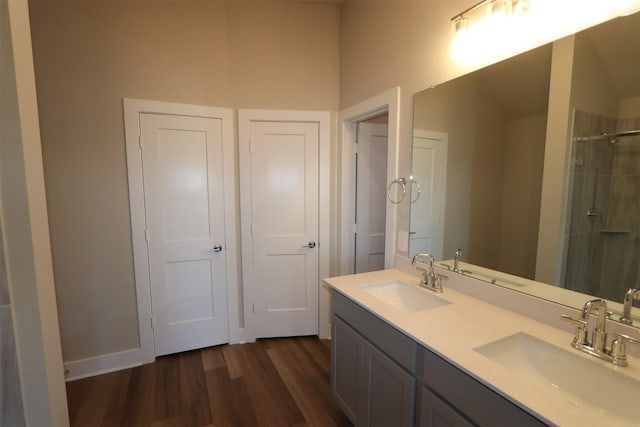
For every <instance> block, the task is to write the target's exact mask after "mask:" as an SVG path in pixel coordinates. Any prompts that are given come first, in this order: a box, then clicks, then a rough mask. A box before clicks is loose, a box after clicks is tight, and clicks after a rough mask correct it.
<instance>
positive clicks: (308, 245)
mask: <svg viewBox="0 0 640 427" xmlns="http://www.w3.org/2000/svg"><path fill="white" fill-rule="evenodd" d="M302 247H303V248H309V249H313V248H315V247H316V242H309V243H307V244H306V245H304V246H302Z"/></svg>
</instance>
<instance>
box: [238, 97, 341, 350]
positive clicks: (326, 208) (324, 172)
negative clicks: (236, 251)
mask: <svg viewBox="0 0 640 427" xmlns="http://www.w3.org/2000/svg"><path fill="white" fill-rule="evenodd" d="M252 121H268V122H312V123H318V129H319V131H320V135H319V140H318V166H319V168H318V175H319V176H318V187H319V188H318V336H319V337H320V338H329V337H330V336H331V323H330V293H329V290H328V288H327V287H325V286H322V279H323V278H325V277H329V276H330V268H329V261H330V259H329V254H330V246H331V242H330V229H329V226H330V216H331V207H330V200H331V199H330V191H329V188H330V182H331V174H330V166H331V165H330V153H331V145H330V144H331V132H330V129H331V127H330V126H331V114H330V112H329V111H300V110H296V111H292V110H254V109H239V110H238V150H239V169H240V187H239V191H240V205H241V209H240V216H241V217H240V224H241V227H240V228H241V236H242V237H241V241H242V288H243V290H244V292H243V303H244V304H243V307H244V313H245V314H246V316H245V319H246V321H245V324H244V327H245V337H246V341H255V339H256V338H255V337H256V334H255V330H256V328H255V314H254V307H253V303H254V301H255V295H256V293H255V277H254V274H253V239H252V236H251V222H252V221H251V214H252V208H251V206H252V201H251V174H250V173H251V158H250V156H249V138H250V135H251V133H250V126H249V124H250V122H252Z"/></svg>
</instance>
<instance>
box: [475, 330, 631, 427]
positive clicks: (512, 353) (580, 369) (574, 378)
mask: <svg viewBox="0 0 640 427" xmlns="http://www.w3.org/2000/svg"><path fill="white" fill-rule="evenodd" d="M567 345H568V344H567ZM474 350H475V351H477V352H478V353H480V354H482V355H484V356H486V357H488V358H489V359H491V360H493V361H495V362H497V363H498V364H500V365H502V366H504V367H506V368H508V369H510V370H512V371H514V372H518V373H519V374H521V375H526V376H527V377H528V378H531V379H532V381H535V382H536V383H538V384H542V385H544V386H547V387H549V388H552V389H554V390H556V391H558V392H560V393H563V394H564V395H565V396H566V398H567V399H568V401H569V402H570V403H571V404H573V405H575V406H578V407H585V408H586V407H588V408H591V409H595V410H597V411H599V412H602V413H606V414H607V416H611V417H612V418H614V419H616V418H617V419H623V420H624V421H626V422H630V423H631V424H635V425H637V423H638V422H639V421H640V381H638V380H635V379H633V378H631V377H628V376H626V375H623V374H621V373H619V372H616V371H615V370H614V369H610V368H609V367H608V366H604V365H602V364H601V363H597V362H592V361H590V360H587V359H585V358H584V357H581V356H579V355H578V354H575V353H573V352H572V351H571V350H564V349H561V348H559V347H557V346H555V345H553V344H549V343H547V342H545V341H542V340H540V339H538V338H535V337H533V336H531V335H528V334H526V333H523V332H519V333H517V334H514V335H510V336H508V337H506V338H502V339H500V340H498V341H494V342H492V343H489V344H485V345H482V346H480V347H476V348H474ZM622 369H624V368H622ZM522 386H526V384H522Z"/></svg>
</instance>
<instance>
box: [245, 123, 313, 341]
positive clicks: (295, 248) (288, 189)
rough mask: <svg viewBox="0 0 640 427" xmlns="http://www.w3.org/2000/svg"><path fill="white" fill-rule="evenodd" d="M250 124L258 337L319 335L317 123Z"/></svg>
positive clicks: (250, 243) (251, 243) (247, 172)
mask: <svg viewBox="0 0 640 427" xmlns="http://www.w3.org/2000/svg"><path fill="white" fill-rule="evenodd" d="M240 121H241V122H245V121H246V120H245V119H244V118H243V116H241V117H240ZM248 122H249V123H248V129H249V133H250V136H249V153H250V165H248V166H249V170H247V169H246V166H247V165H246V164H245V165H243V162H242V161H241V171H242V170H243V167H245V169H244V171H243V172H242V176H243V177H245V176H247V175H250V192H251V196H250V201H249V200H247V199H244V200H247V202H248V203H244V204H243V209H245V210H246V209H249V208H250V213H251V218H250V221H251V227H250V228H251V238H250V239H246V237H243V242H245V243H246V244H247V246H250V247H251V251H250V256H247V257H244V256H243V262H244V263H251V261H252V262H253V265H252V267H253V268H252V269H251V271H252V277H253V286H254V295H255V305H254V311H255V322H256V323H255V324H256V337H257V338H261V337H273V336H295V335H316V334H317V333H318V261H319V258H318V254H319V252H318V244H319V242H318V224H319V223H318V184H319V182H318V172H319V170H318V149H319V145H318V144H319V131H320V130H319V129H320V128H319V123H317V122H298V121H278V122H276V121H258V120H251V119H249V120H248ZM244 143H245V141H240V144H241V149H242V147H243V144H244ZM244 188H246V187H243V191H244ZM243 197H244V196H243ZM245 213H247V212H246V211H245ZM243 215H244V214H243ZM244 253H245V251H244V249H243V254H244ZM251 259H252V260H251ZM245 278H246V279H248V277H246V276H245ZM247 282H249V280H247V281H246V282H245V283H247Z"/></svg>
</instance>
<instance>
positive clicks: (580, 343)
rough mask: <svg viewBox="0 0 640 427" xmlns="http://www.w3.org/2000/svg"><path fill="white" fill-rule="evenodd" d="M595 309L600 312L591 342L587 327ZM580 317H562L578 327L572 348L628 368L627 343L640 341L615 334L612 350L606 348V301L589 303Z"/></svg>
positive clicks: (594, 300)
mask: <svg viewBox="0 0 640 427" xmlns="http://www.w3.org/2000/svg"><path fill="white" fill-rule="evenodd" d="M594 309H595V310H598V318H597V320H596V326H595V328H594V329H593V332H592V333H591V341H589V333H588V331H587V325H588V322H589V316H590V315H591V312H592V311H593V310H594ZM580 317H581V318H580V319H574V318H572V317H569V316H567V315H564V314H563V315H562V318H563V319H564V320H568V321H570V322H574V323H576V324H577V325H578V327H577V329H576V332H575V337H574V338H573V341H572V342H571V346H572V347H574V348H576V349H578V350H580V351H584V352H585V353H588V354H590V355H592V356H596V357H598V358H600V359H603V360H606V361H608V362H611V363H613V364H614V365H618V366H627V365H628V363H627V355H626V353H625V345H626V344H627V343H632V344H640V339H637V338H632V337H630V336H627V335H624V334H621V333H615V336H616V337H615V339H614V340H613V341H612V342H611V348H610V349H607V348H606V346H607V331H606V329H605V328H606V323H607V317H608V312H607V303H606V301H605V300H603V299H600V298H596V299H592V300H589V301H587V302H586V303H585V304H584V306H583V307H582V315H581V316H580Z"/></svg>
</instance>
